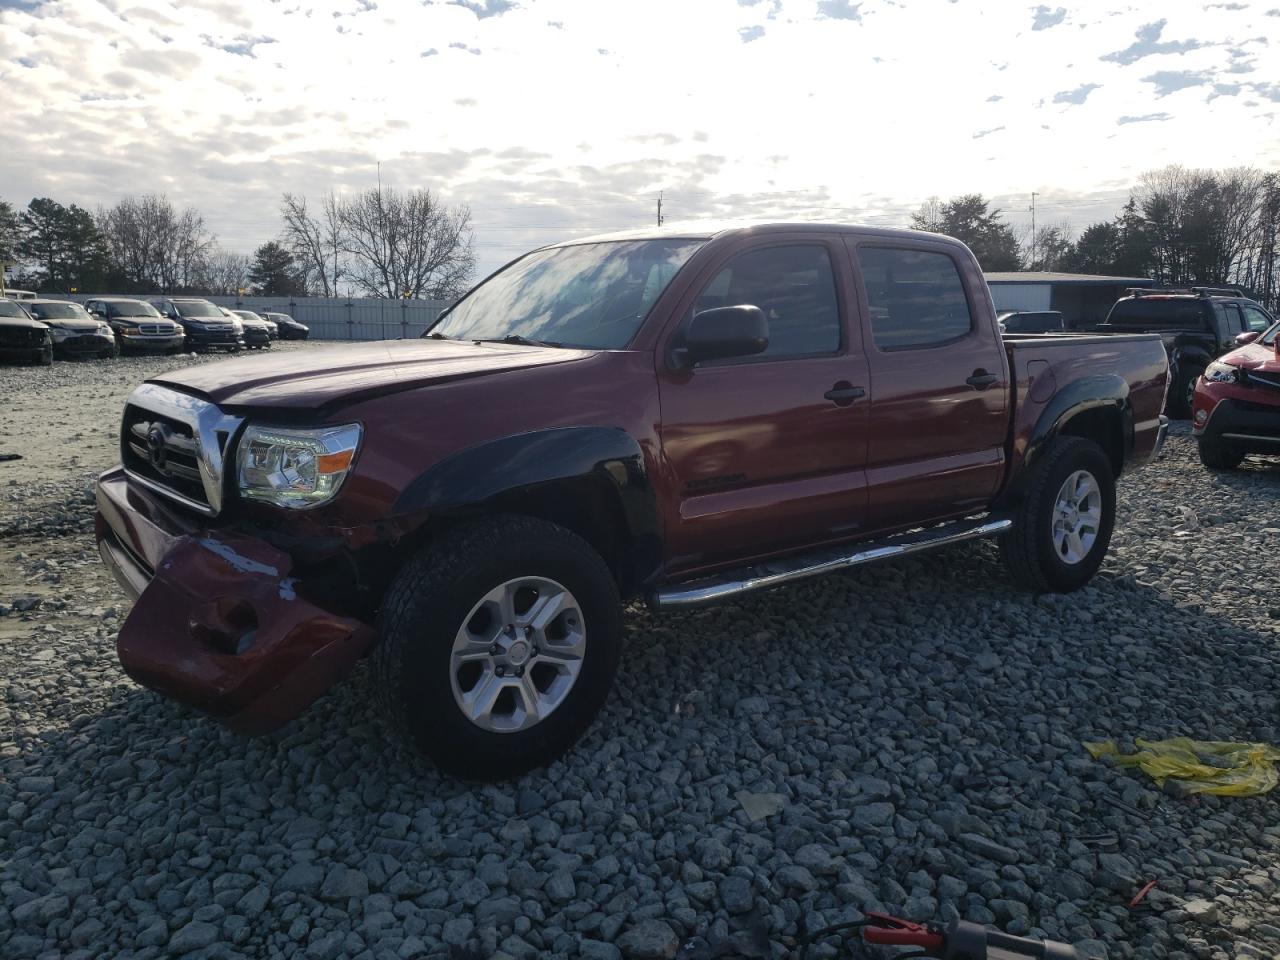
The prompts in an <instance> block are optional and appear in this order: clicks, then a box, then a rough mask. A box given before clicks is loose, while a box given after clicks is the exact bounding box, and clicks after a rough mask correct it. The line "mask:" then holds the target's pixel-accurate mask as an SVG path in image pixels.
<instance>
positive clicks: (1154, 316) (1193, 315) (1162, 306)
mask: <svg viewBox="0 0 1280 960" xmlns="http://www.w3.org/2000/svg"><path fill="white" fill-rule="evenodd" d="M1207 305H1208V302H1207V301H1205V300H1199V299H1195V300H1193V299H1178V300H1174V299H1170V298H1164V297H1131V298H1129V299H1127V300H1117V301H1116V303H1115V306H1113V307H1112V308H1111V312H1110V313H1109V314H1107V323H1111V324H1115V325H1116V326H1125V327H1152V326H1158V327H1175V328H1181V329H1185V330H1203V329H1204V328H1205V326H1206V325H1207V324H1206V322H1205V321H1206V316H1205V307H1206V306H1207Z"/></svg>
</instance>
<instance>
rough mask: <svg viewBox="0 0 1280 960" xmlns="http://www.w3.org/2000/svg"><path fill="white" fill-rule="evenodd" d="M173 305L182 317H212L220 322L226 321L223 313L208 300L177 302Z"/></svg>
mask: <svg viewBox="0 0 1280 960" xmlns="http://www.w3.org/2000/svg"><path fill="white" fill-rule="evenodd" d="M173 305H174V306H175V307H176V308H177V310H178V315H179V316H181V317H212V318H215V319H218V320H222V319H225V318H224V317H223V314H222V311H221V310H220V309H218V308H217V307H215V306H214V305H213V304H212V303H209V302H208V301H207V300H175V301H173Z"/></svg>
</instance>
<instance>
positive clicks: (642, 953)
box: [618, 920, 680, 960]
mask: <svg viewBox="0 0 1280 960" xmlns="http://www.w3.org/2000/svg"><path fill="white" fill-rule="evenodd" d="M618 949H619V950H620V951H621V952H622V955H623V956H624V957H628V958H635V960H672V958H673V957H675V955H676V951H677V950H679V949H680V938H679V937H677V936H676V934H675V931H673V930H672V929H671V927H670V926H669V925H668V924H667V923H666V922H665V921H662V920H641V921H640V922H639V923H637V924H636V925H635V926H633V927H632V928H631V929H630V930H628V931H627V932H626V933H624V934H623V935H622V936H621V937H619V938H618Z"/></svg>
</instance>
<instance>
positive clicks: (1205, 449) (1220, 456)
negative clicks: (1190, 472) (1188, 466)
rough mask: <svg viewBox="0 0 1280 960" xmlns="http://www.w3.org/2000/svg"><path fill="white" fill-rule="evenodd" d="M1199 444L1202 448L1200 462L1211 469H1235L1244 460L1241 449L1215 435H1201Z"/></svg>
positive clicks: (1200, 448)
mask: <svg viewBox="0 0 1280 960" xmlns="http://www.w3.org/2000/svg"><path fill="white" fill-rule="evenodd" d="M1197 446H1198V447H1199V450H1200V462H1201V463H1203V464H1204V465H1205V466H1206V467H1208V468H1209V469H1210V470H1235V469H1236V468H1237V467H1239V466H1240V462H1241V461H1242V460H1244V453H1243V452H1242V451H1241V450H1238V449H1237V448H1235V447H1233V446H1232V445H1231V444H1229V443H1223V442H1222V441H1221V440H1217V439H1214V438H1213V437H1201V438H1200V440H1199V442H1198V443H1197Z"/></svg>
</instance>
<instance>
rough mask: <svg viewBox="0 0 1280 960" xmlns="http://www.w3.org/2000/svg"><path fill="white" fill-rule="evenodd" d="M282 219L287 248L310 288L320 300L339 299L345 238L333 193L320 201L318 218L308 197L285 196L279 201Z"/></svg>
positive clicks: (336, 199)
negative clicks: (323, 297) (337, 297)
mask: <svg viewBox="0 0 1280 960" xmlns="http://www.w3.org/2000/svg"><path fill="white" fill-rule="evenodd" d="M280 215H281V217H282V218H283V219H284V230H283V237H282V239H283V241H284V245H285V246H286V247H288V248H289V252H290V253H292V254H293V256H294V259H295V260H296V261H297V262H298V264H299V265H300V266H301V267H302V270H303V274H304V276H305V277H306V281H307V286H308V288H310V289H311V290H313V291H314V292H316V293H318V294H320V295H321V296H325V297H336V296H338V280H339V279H340V278H341V277H342V275H343V263H342V251H343V248H344V247H345V246H346V242H345V240H346V238H345V235H344V230H343V223H342V207H341V204H340V202H339V200H338V198H337V197H336V196H335V195H334V193H333V191H332V190H330V191H329V192H328V193H327V194H325V196H324V199H323V200H321V202H320V215H319V216H314V215H312V213H311V211H310V210H309V209H308V208H307V198H306V197H304V196H301V195H294V194H292V193H286V194H285V195H284V196H283V197H282V198H281V201H280Z"/></svg>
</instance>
